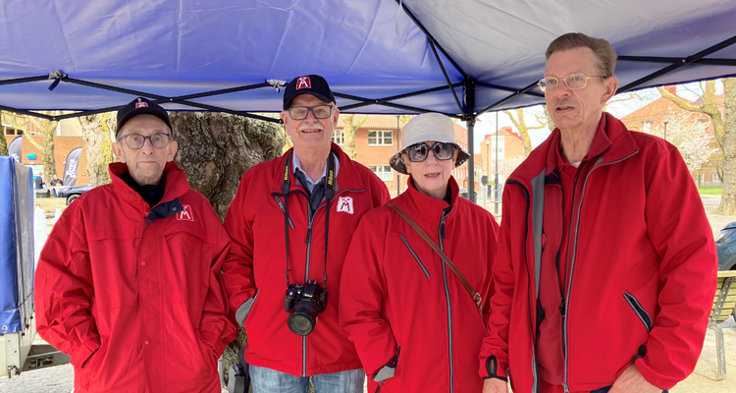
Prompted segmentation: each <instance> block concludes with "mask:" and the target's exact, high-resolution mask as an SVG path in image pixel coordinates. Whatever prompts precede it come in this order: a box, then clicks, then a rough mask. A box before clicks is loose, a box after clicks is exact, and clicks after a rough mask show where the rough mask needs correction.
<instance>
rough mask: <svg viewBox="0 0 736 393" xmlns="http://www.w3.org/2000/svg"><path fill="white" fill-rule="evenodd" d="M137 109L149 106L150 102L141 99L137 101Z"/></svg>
mask: <svg viewBox="0 0 736 393" xmlns="http://www.w3.org/2000/svg"><path fill="white" fill-rule="evenodd" d="M135 107H136V109H138V108H148V103H147V102H144V101H139V102H136V103H135Z"/></svg>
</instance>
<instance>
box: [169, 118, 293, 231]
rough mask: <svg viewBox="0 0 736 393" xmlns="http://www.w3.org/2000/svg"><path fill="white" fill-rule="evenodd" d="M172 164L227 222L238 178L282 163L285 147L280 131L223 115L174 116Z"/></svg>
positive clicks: (272, 124)
mask: <svg viewBox="0 0 736 393" xmlns="http://www.w3.org/2000/svg"><path fill="white" fill-rule="evenodd" d="M170 116H171V124H172V126H173V127H174V135H173V137H174V140H176V141H177V143H178V145H179V152H178V154H177V156H176V158H175V159H174V160H175V161H176V163H177V164H178V165H179V166H180V167H182V169H184V171H185V172H186V174H187V179H188V180H189V185H190V186H191V187H192V188H194V189H195V190H197V191H199V192H200V193H202V194H203V195H204V196H205V197H206V198H207V199H208V200H209V201H210V203H211V204H212V207H213V208H214V209H215V212H216V213H217V215H218V216H219V217H220V220H222V219H224V217H225V213H227V209H228V207H229V206H230V202H232V200H233V198H234V197H235V192H236V191H237V189H238V184H239V183H240V177H241V176H242V175H243V173H244V172H245V171H246V170H247V169H248V168H250V167H252V166H253V165H256V164H258V163H260V162H263V161H266V160H269V159H272V158H275V157H278V156H279V155H281V152H282V148H283V146H284V142H285V141H284V136H283V134H282V133H281V132H279V126H278V125H277V124H275V123H268V122H264V121H259V120H253V119H249V118H245V117H242V116H236V115H230V114H223V113H204V112H172V113H170Z"/></svg>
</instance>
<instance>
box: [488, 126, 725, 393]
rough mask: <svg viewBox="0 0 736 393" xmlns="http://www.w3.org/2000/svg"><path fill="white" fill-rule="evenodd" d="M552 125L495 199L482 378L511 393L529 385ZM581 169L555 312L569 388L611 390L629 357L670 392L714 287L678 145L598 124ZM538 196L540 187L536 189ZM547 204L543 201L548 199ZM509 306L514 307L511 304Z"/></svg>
mask: <svg viewBox="0 0 736 393" xmlns="http://www.w3.org/2000/svg"><path fill="white" fill-rule="evenodd" d="M559 141H560V131H559V130H555V131H554V132H553V133H552V135H551V136H550V137H549V138H548V139H547V141H545V142H544V143H543V144H542V145H541V146H539V147H538V148H537V149H535V150H534V151H533V152H532V153H531V155H530V156H529V158H527V159H526V160H525V161H524V162H523V163H522V164H521V165H520V166H519V167H518V168H517V169H516V170H515V171H514V173H512V174H511V176H510V177H509V179H508V181H507V182H506V187H505V189H504V196H503V220H502V228H501V235H500V237H499V252H498V254H497V257H496V264H495V265H494V272H493V279H494V285H495V290H496V292H495V294H494V296H493V298H492V299H491V307H492V310H493V313H492V315H491V319H490V330H491V335H490V336H489V337H488V338H486V340H484V345H483V350H482V352H481V366H480V373H481V375H484V376H488V375H493V374H496V375H499V376H506V370H507V368H509V369H510V373H511V382H512V385H513V388H514V391H517V392H532V391H537V390H536V387H537V386H538V383H539V380H538V379H537V378H538V377H537V373H536V365H535V363H534V358H533V356H534V353H535V352H534V351H535V349H534V346H533V343H534V342H535V334H536V320H537V291H538V282H539V281H538V280H539V279H538V277H535V276H536V274H537V273H536V272H537V271H538V266H539V263H540V262H541V261H540V259H541V258H539V257H538V256H539V255H543V252H544V250H543V247H544V239H547V238H548V237H547V236H543V235H542V233H541V228H542V223H541V220H535V218H538V217H541V216H542V215H541V212H540V209H541V207H542V206H554V205H555V204H556V206H561V203H562V202H561V196H560V195H561V193H559V192H557V193H555V192H550V191H551V190H552V188H554V187H559V185H555V184H550V182H545V179H549V175H550V174H551V173H552V172H553V170H554V169H555V165H553V164H551V162H552V161H551V160H550V157H551V156H553V154H550V149H557V148H558V146H559ZM593 146H598V148H597V150H599V151H598V152H594V151H593V150H591V152H590V153H589V155H590V156H589V157H586V159H585V160H583V162H582V163H581V168H582V167H584V166H586V165H589V166H590V167H588V168H587V169H586V170H584V171H583V172H587V175H585V176H581V177H580V178H578V179H577V182H576V189H575V195H574V198H573V208H572V211H573V215H572V222H571V226H570V228H571V230H570V234H569V237H570V242H572V243H571V244H572V247H571V248H570V250H571V251H569V252H568V256H567V261H563V262H565V263H566V264H567V266H568V277H569V278H568V282H567V285H566V287H567V289H566V296H565V298H566V301H565V309H566V316H565V318H563V345H564V346H565V348H564V349H565V352H564V353H565V354H566V357H565V364H564V365H563V367H564V375H565V380H566V381H567V385H568V387H569V390H570V391H590V390H594V389H598V388H601V387H604V386H608V385H611V384H612V383H613V382H614V381H615V379H616V378H617V377H618V376H619V375H620V374H621V373H622V372H623V370H624V369H625V368H626V367H627V366H628V365H630V364H631V363H632V362H634V363H635V364H636V367H637V368H638V370H639V371H640V372H641V373H642V375H643V376H644V377H645V378H646V379H647V380H648V381H649V382H650V383H652V384H654V385H656V386H658V387H659V388H662V389H669V388H671V387H672V386H674V385H675V384H676V383H677V382H678V381H680V380H682V379H684V378H685V377H686V376H687V375H688V374H690V373H691V372H692V370H693V368H694V367H695V363H696V362H697V360H698V356H699V355H700V349H701V347H702V344H703V340H704V336H705V330H706V327H707V320H708V314H709V312H710V309H711V305H712V303H713V293H714V291H715V282H716V254H715V246H714V243H713V237H712V234H711V228H710V225H709V224H708V220H707V218H706V216H705V212H704V210H703V204H702V202H701V200H700V197H699V195H698V191H697V189H696V187H695V185H694V184H693V181H692V178H691V176H690V173H689V171H688V169H687V167H686V166H685V163H684V161H683V160H682V157H681V156H680V153H679V152H678V151H677V149H676V148H675V147H674V146H673V145H671V144H669V143H667V142H666V141H664V140H662V139H659V138H656V137H653V136H651V135H648V134H644V133H640V132H631V131H629V130H627V129H626V127H625V126H624V125H623V123H621V122H620V121H619V120H617V119H616V118H614V117H613V116H611V115H609V114H604V116H603V117H602V119H601V122H600V125H599V128H598V131H597V134H596V136H595V139H594V142H593ZM545 189H546V191H545V192H542V191H543V190H545ZM548 196H549V197H550V198H557V201H552V202H550V201H547V200H546V198H547V197H548ZM512 310H513V311H512Z"/></svg>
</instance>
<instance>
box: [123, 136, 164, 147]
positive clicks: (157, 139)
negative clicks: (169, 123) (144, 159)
mask: <svg viewBox="0 0 736 393" xmlns="http://www.w3.org/2000/svg"><path fill="white" fill-rule="evenodd" d="M122 139H125V144H126V145H128V147H129V148H131V149H133V150H137V149H140V148H142V147H143V145H144V144H145V143H146V139H148V140H149V141H150V142H151V146H153V147H154V148H156V149H163V148H164V147H166V146H168V145H169V142H171V134H164V133H159V134H153V135H148V136H143V135H141V134H128V135H123V136H121V137H120V138H118V140H122Z"/></svg>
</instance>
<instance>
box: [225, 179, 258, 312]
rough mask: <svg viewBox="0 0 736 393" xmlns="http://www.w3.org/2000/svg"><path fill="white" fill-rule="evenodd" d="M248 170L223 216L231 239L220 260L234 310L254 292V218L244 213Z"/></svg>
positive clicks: (248, 180) (232, 310)
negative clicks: (223, 256)
mask: <svg viewBox="0 0 736 393" xmlns="http://www.w3.org/2000/svg"><path fill="white" fill-rule="evenodd" d="M250 172H251V171H247V172H245V174H243V177H242V178H241V179H240V186H239V187H238V192H237V193H236V194H235V199H233V202H232V204H231V205H230V208H229V209H228V211H227V215H226V216H225V229H226V230H227V233H228V234H229V235H230V239H231V240H232V243H231V245H230V250H229V252H228V253H227V256H226V257H225V260H224V263H223V271H224V275H223V279H224V283H225V289H226V290H227V294H228V296H229V297H230V310H231V313H233V314H234V313H235V311H237V310H238V307H240V305H242V304H243V302H245V301H246V300H248V299H250V298H252V297H253V296H255V294H256V287H255V280H254V278H253V221H252V220H251V219H249V218H248V217H247V216H246V199H247V196H248V186H249V182H250V181H252V177H253V176H251V175H250Z"/></svg>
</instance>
